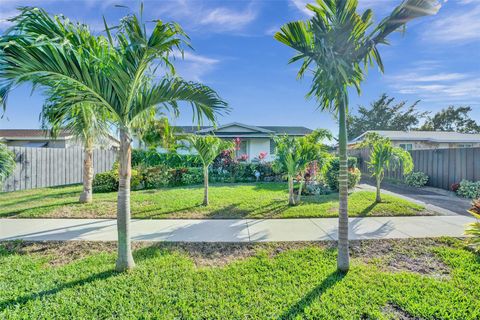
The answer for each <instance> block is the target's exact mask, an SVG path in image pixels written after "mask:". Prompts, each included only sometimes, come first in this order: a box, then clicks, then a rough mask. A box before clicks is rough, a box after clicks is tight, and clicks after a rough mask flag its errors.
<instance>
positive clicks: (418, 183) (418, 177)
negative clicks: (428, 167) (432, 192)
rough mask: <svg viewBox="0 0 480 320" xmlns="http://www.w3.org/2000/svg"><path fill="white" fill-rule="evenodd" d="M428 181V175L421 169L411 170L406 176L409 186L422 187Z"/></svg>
mask: <svg viewBox="0 0 480 320" xmlns="http://www.w3.org/2000/svg"><path fill="white" fill-rule="evenodd" d="M427 182H428V176H427V175H426V174H425V173H423V172H420V171H416V172H410V173H409V174H407V175H406V176H405V183H406V184H408V185H409V186H412V187H416V188H420V187H423V186H424V185H426V184H427Z"/></svg>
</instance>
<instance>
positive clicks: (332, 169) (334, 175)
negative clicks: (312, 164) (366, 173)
mask: <svg viewBox="0 0 480 320" xmlns="http://www.w3.org/2000/svg"><path fill="white" fill-rule="evenodd" d="M356 166H357V158H354V157H349V158H348V188H349V189H353V188H354V187H355V186H356V185H357V184H358V182H360V179H361V177H362V174H361V172H360V170H359V169H358V168H357V167H356ZM339 171H340V160H339V159H338V158H333V159H332V160H330V162H329V163H328V164H327V166H326V170H325V171H324V179H325V182H326V183H327V185H328V187H329V188H330V189H331V190H338V187H339V186H338V176H339Z"/></svg>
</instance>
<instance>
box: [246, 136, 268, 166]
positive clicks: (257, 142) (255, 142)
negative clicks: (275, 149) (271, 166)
mask: <svg viewBox="0 0 480 320" xmlns="http://www.w3.org/2000/svg"><path fill="white" fill-rule="evenodd" d="M244 139H246V138H244ZM260 152H266V153H267V158H266V161H272V160H273V157H272V155H271V154H270V139H269V138H250V139H248V158H249V160H253V159H255V158H257V157H258V155H259V154H260Z"/></svg>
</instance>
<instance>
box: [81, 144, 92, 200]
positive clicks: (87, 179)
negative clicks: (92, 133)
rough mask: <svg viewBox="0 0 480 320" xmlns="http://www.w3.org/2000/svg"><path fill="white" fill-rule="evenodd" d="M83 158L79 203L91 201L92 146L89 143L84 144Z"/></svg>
mask: <svg viewBox="0 0 480 320" xmlns="http://www.w3.org/2000/svg"><path fill="white" fill-rule="evenodd" d="M84 154H85V155H84V160H83V192H82V193H81V194H80V199H79V202H80V203H90V202H92V198H93V196H92V185H93V148H92V145H91V144H90V143H86V144H85V150H84Z"/></svg>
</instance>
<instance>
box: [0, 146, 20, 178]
mask: <svg viewBox="0 0 480 320" xmlns="http://www.w3.org/2000/svg"><path fill="white" fill-rule="evenodd" d="M15 165H16V163H15V154H14V153H13V152H12V151H10V150H8V148H7V146H6V145H4V144H3V143H0V186H1V185H2V183H3V182H4V181H5V180H6V179H7V178H8V176H9V175H11V174H12V172H13V170H15Z"/></svg>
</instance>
